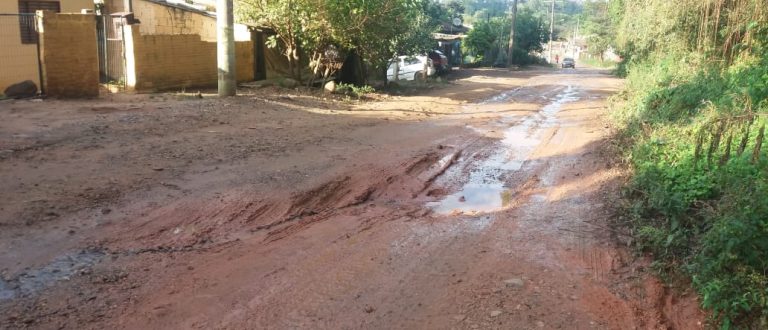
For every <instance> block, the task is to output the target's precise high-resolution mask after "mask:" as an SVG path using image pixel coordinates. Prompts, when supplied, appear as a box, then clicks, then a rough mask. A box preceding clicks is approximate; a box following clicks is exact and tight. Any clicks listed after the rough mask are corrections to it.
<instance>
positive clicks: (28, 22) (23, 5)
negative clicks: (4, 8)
mask: <svg viewBox="0 0 768 330" xmlns="http://www.w3.org/2000/svg"><path fill="white" fill-rule="evenodd" d="M38 10H50V11H54V12H57V13H58V12H61V6H60V5H59V1H58V0H57V1H45V0H19V14H21V15H20V16H19V31H21V43H22V44H36V43H37V29H36V28H35V12H36V11H38Z"/></svg>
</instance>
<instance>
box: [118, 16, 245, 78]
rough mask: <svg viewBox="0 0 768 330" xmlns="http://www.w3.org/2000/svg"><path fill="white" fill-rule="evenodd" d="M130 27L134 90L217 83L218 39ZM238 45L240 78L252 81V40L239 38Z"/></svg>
mask: <svg viewBox="0 0 768 330" xmlns="http://www.w3.org/2000/svg"><path fill="white" fill-rule="evenodd" d="M131 29H132V32H131V35H132V36H133V56H134V58H133V67H134V74H135V85H134V86H133V87H134V89H135V90H137V91H140V92H141V91H159V90H169V89H184V88H192V87H210V86H216V84H217V81H218V75H217V69H216V66H217V64H216V63H217V60H216V43H215V42H208V41H203V40H201V38H200V36H199V35H194V34H177V35H143V34H141V33H140V32H139V31H140V30H141V29H139V28H137V26H136V25H133V26H131ZM235 48H236V54H235V58H236V63H237V80H238V81H240V82H242V81H251V80H253V43H252V42H250V41H244V42H243V41H238V42H236V43H235ZM130 62H131V61H129V63H130ZM130 80H131V79H129V81H130Z"/></svg>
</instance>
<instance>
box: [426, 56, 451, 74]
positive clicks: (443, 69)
mask: <svg viewBox="0 0 768 330" xmlns="http://www.w3.org/2000/svg"><path fill="white" fill-rule="evenodd" d="M427 56H428V57H429V59H430V60H432V63H434V64H435V70H436V71H437V74H444V73H447V72H449V71H451V66H450V65H449V64H448V56H445V54H443V52H441V51H439V50H432V51H430V52H429V53H428V54H427Z"/></svg>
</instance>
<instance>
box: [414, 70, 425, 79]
mask: <svg viewBox="0 0 768 330" xmlns="http://www.w3.org/2000/svg"><path fill="white" fill-rule="evenodd" d="M422 74H423V71H416V73H414V74H413V80H414V81H420V80H421V75H422Z"/></svg>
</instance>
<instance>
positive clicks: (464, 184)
mask: <svg viewBox="0 0 768 330" xmlns="http://www.w3.org/2000/svg"><path fill="white" fill-rule="evenodd" d="M457 75H458V79H456V80H454V81H452V82H451V83H443V84H439V85H438V86H436V87H433V88H430V89H419V90H418V91H419V94H420V95H419V96H387V97H385V96H379V97H377V98H376V99H375V100H368V101H365V102H358V101H354V100H343V99H340V98H330V97H327V96H324V95H323V94H317V92H306V91H303V92H302V91H293V90H283V89H278V88H272V87H267V88H262V89H244V90H241V91H240V92H241V93H240V96H237V97H233V98H226V99H216V98H213V97H211V98H209V97H207V96H206V97H204V98H203V99H197V98H194V97H190V96H185V95H181V94H157V95H149V96H148V95H122V96H109V97H105V98H101V99H98V100H91V101H56V100H44V101H0V117H1V118H3V121H2V122H0V182H2V185H0V229H2V230H0V271H2V277H1V278H0V328H40V329H60V328H67V329H189V328H202V329H210V328H215V329H293V328H301V329H352V328H355V329H358V328H360V329H537V328H543V329H700V328H702V327H703V322H704V314H703V313H702V312H701V311H700V310H699V309H698V303H697V298H696V296H695V295H694V294H692V293H688V292H686V291H684V290H682V291H681V290H672V289H669V288H666V287H665V286H664V285H663V284H661V283H660V282H659V281H658V280H657V279H655V278H654V277H653V276H652V275H651V272H650V271H649V270H648V269H647V265H648V262H647V260H646V259H645V258H643V257H638V256H635V255H634V254H632V253H631V252H630V250H629V249H628V248H627V247H626V245H627V244H626V242H627V241H628V237H627V236H626V234H624V233H622V231H621V230H619V229H617V228H616V227H615V223H616V219H617V218H618V215H617V214H616V207H615V205H616V203H617V200H618V189H619V187H620V186H621V181H622V177H623V172H622V170H621V167H620V166H619V164H618V160H617V159H616V157H615V155H614V153H612V152H611V150H612V148H611V143H610V129H609V127H608V125H606V119H605V117H606V112H607V110H606V98H607V97H608V96H610V95H611V94H612V93H615V92H616V91H617V90H618V89H619V88H620V86H621V81H620V80H619V79H616V78H613V77H611V76H608V75H606V74H605V73H604V72H601V71H595V70H582V69H580V70H562V71H555V70H549V69H539V70H532V71H522V72H508V71H504V70H464V71H462V72H461V73H459V74H457Z"/></svg>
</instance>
